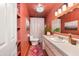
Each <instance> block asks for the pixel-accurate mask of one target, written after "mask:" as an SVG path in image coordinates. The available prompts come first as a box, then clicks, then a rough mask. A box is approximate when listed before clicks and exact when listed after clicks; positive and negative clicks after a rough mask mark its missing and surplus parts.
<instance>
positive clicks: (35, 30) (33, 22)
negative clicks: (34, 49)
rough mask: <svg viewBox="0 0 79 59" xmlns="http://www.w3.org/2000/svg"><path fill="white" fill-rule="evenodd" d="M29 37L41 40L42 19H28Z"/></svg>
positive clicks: (42, 31)
mask: <svg viewBox="0 0 79 59" xmlns="http://www.w3.org/2000/svg"><path fill="white" fill-rule="evenodd" d="M30 35H31V36H33V37H35V38H39V39H41V38H42V35H44V18H30Z"/></svg>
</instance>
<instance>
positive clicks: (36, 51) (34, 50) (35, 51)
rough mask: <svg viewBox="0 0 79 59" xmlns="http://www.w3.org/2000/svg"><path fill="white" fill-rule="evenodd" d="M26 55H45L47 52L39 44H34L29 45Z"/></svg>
mask: <svg viewBox="0 0 79 59" xmlns="http://www.w3.org/2000/svg"><path fill="white" fill-rule="evenodd" d="M28 56H47V53H46V52H45V50H43V49H42V47H41V45H35V46H31V47H30V49H29V52H28Z"/></svg>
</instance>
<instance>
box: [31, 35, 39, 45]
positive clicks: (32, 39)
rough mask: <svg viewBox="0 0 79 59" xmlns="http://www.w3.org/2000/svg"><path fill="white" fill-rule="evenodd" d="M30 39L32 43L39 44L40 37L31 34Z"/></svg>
mask: <svg viewBox="0 0 79 59" xmlns="http://www.w3.org/2000/svg"><path fill="white" fill-rule="evenodd" d="M30 41H31V44H32V45H38V43H39V42H38V41H39V38H35V37H33V36H30Z"/></svg>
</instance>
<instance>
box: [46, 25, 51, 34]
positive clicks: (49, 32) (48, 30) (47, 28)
mask: <svg viewBox="0 0 79 59" xmlns="http://www.w3.org/2000/svg"><path fill="white" fill-rule="evenodd" d="M45 34H46V35H51V29H50V28H49V27H48V26H45Z"/></svg>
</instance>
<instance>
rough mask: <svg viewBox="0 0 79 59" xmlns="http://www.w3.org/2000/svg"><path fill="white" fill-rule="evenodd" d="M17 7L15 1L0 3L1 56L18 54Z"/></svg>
mask: <svg viewBox="0 0 79 59" xmlns="http://www.w3.org/2000/svg"><path fill="white" fill-rule="evenodd" d="M16 41H17V7H16V4H14V3H12V4H11V3H8V4H7V3H6V4H1V5H0V56H1V55H3V56H15V55H17V45H16Z"/></svg>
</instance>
